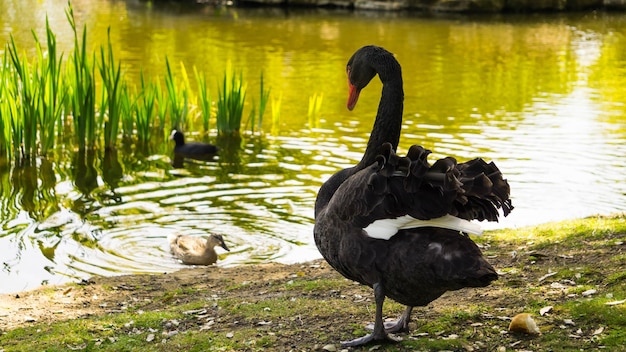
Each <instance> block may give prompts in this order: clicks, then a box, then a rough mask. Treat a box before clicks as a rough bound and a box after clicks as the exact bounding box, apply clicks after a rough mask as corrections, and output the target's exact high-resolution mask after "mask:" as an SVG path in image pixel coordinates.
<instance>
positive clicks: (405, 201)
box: [314, 46, 513, 346]
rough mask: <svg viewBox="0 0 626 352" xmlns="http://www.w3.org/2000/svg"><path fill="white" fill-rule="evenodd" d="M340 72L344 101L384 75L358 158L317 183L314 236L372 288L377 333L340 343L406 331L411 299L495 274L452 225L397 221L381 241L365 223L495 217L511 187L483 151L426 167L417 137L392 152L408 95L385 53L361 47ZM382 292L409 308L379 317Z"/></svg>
mask: <svg viewBox="0 0 626 352" xmlns="http://www.w3.org/2000/svg"><path fill="white" fill-rule="evenodd" d="M346 71H347V73H348V78H349V86H350V97H349V99H348V108H349V109H352V108H353V107H354V106H355V104H356V102H357V99H358V95H359V93H360V91H361V89H363V88H364V87H365V86H367V84H368V83H369V82H370V81H371V79H372V78H373V77H374V76H375V75H376V74H378V75H379V77H380V79H381V81H382V82H383V90H382V97H381V101H380V104H379V107H378V113H377V115H376V121H375V122H374V127H373V129H372V134H371V136H370V140H369V142H368V145H367V147H366V150H365V153H364V155H363V158H362V159H361V161H360V162H359V163H358V164H357V165H356V166H354V167H352V168H348V169H344V170H341V171H339V172H337V173H336V174H335V175H333V176H332V177H331V178H330V179H329V180H328V181H327V182H325V183H324V184H323V185H322V187H321V188H320V191H319V193H318V197H317V200H316V203H315V229H314V236H315V243H316V245H317V247H318V249H319V250H320V252H321V253H322V255H323V256H324V258H325V259H326V261H328V263H329V264H330V265H331V266H332V267H333V268H335V269H336V270H337V271H338V272H339V273H341V274H342V275H343V276H345V277H347V278H349V279H352V280H354V281H357V282H360V283H362V284H364V285H368V286H370V287H372V288H373V289H374V295H375V300H376V319H375V323H374V331H373V333H372V334H370V335H367V336H365V337H362V338H358V339H355V340H352V341H349V342H345V343H344V345H345V346H356V345H361V344H365V343H368V342H370V341H373V340H383V339H388V338H390V337H389V335H388V334H387V332H398V331H406V330H407V329H408V322H409V319H410V314H411V311H412V308H413V307H414V306H424V305H427V304H428V303H430V302H432V301H433V300H435V299H437V298H438V297H439V296H441V295H442V294H443V293H444V292H446V291H450V290H458V289H461V288H464V287H483V286H487V285H489V283H490V282H491V281H493V280H496V279H497V277H498V276H497V274H496V272H495V270H494V269H493V267H492V266H491V265H490V264H489V263H488V262H487V261H486V260H485V259H484V257H483V256H482V253H481V251H480V249H479V248H478V247H477V246H476V244H475V243H474V242H473V241H472V240H471V239H470V238H469V237H468V236H467V234H464V233H462V232H460V231H459V230H458V229H457V230H454V229H446V228H441V227H434V226H428V225H429V224H430V223H427V224H426V227H411V226H410V227H409V228H397V229H395V228H394V229H393V233H395V235H393V236H392V237H391V238H389V239H379V238H373V237H372V236H373V235H374V233H373V232H374V230H372V228H371V227H368V226H370V225H371V224H372V223H374V222H375V221H377V220H385V219H403V218H406V217H407V216H411V217H413V218H416V219H420V220H429V219H435V218H441V217H443V218H444V219H447V218H446V217H450V216H456V217H458V218H461V219H465V220H474V219H477V220H490V221H496V220H497V219H498V215H499V210H498V209H502V211H503V212H504V214H505V215H507V214H508V213H509V212H510V211H511V210H512V208H513V207H512V205H511V201H510V199H509V185H508V183H507V182H506V180H504V179H503V178H502V175H501V173H500V171H499V170H498V168H497V167H496V166H495V164H493V163H489V164H488V163H486V162H484V161H483V160H482V159H474V160H471V161H468V162H465V163H457V162H456V160H455V159H454V158H450V157H449V158H444V159H441V160H438V161H436V162H435V163H434V164H433V165H430V164H429V162H428V160H427V157H428V154H429V153H430V151H428V150H426V149H424V148H422V147H420V146H417V145H415V146H412V147H411V148H410V149H409V151H408V153H407V155H406V156H405V157H400V156H398V155H396V153H395V149H396V147H397V145H398V141H399V138H400V130H401V123H402V109H403V105H402V104H403V99H404V93H403V88H402V72H401V68H400V65H399V63H398V62H397V61H396V59H395V58H394V57H393V55H392V54H391V53H389V52H388V51H386V50H385V49H383V48H380V47H376V46H366V47H363V48H361V49H359V50H358V51H357V52H355V54H354V55H353V56H352V57H351V58H350V60H349V61H348V65H347V69H346ZM456 220H458V219H456ZM459 221H463V220H459ZM421 226H424V225H421ZM370 232H371V233H370ZM385 297H389V298H392V299H394V300H396V301H397V302H400V303H402V304H404V305H406V306H407V309H406V311H405V312H404V314H403V315H402V316H401V317H400V319H399V320H398V321H397V322H396V323H392V324H383V321H382V305H383V301H384V299H385Z"/></svg>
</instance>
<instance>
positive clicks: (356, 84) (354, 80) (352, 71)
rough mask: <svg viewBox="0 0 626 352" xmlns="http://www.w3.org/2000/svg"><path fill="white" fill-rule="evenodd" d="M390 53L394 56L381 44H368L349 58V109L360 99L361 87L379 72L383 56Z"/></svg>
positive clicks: (347, 67) (347, 71) (347, 69)
mask: <svg viewBox="0 0 626 352" xmlns="http://www.w3.org/2000/svg"><path fill="white" fill-rule="evenodd" d="M388 55H391V56H393V54H391V53H390V52H388V51H387V50H385V49H383V48H381V47H379V46H374V45H368V46H364V47H362V48H361V49H359V50H357V51H356V52H355V53H354V54H353V55H352V57H351V58H350V60H348V64H347V65H346V73H347V74H348V86H349V87H350V95H349V96H348V110H352V109H354V107H355V106H356V103H357V101H358V100H359V93H361V89H363V88H365V87H366V86H367V85H368V84H369V83H370V81H371V80H372V78H374V76H376V73H378V72H377V67H379V64H380V63H381V57H384V56H388Z"/></svg>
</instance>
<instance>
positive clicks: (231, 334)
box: [226, 332, 235, 339]
mask: <svg viewBox="0 0 626 352" xmlns="http://www.w3.org/2000/svg"><path fill="white" fill-rule="evenodd" d="M233 337H235V333H233V332H229V333H226V338H229V339H232V338H233Z"/></svg>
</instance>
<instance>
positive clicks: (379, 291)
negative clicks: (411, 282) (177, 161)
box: [341, 283, 402, 347]
mask: <svg viewBox="0 0 626 352" xmlns="http://www.w3.org/2000/svg"><path fill="white" fill-rule="evenodd" d="M374 300H375V301H376V318H375V320H374V331H372V333H371V334H368V335H365V336H363V337H359V338H358V339H354V340H352V341H342V342H341V347H352V346H360V345H365V344H367V343H370V342H372V341H379V340H390V341H393V342H398V341H401V340H402V339H400V338H396V337H392V336H389V335H387V332H386V331H385V325H384V324H383V302H384V301H385V292H384V290H383V287H382V285H381V284H379V283H375V284H374Z"/></svg>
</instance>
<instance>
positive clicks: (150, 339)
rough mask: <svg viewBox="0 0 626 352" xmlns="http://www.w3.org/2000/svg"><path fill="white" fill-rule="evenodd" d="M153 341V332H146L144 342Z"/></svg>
mask: <svg viewBox="0 0 626 352" xmlns="http://www.w3.org/2000/svg"><path fill="white" fill-rule="evenodd" d="M152 341H154V334H148V337H146V342H152Z"/></svg>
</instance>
